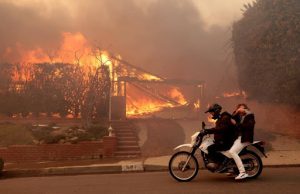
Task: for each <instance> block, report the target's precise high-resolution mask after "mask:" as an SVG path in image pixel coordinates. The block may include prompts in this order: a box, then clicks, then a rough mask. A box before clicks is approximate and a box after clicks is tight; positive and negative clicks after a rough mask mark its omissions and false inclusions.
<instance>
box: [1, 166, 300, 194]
mask: <svg viewBox="0 0 300 194" xmlns="http://www.w3.org/2000/svg"><path fill="white" fill-rule="evenodd" d="M299 190H300V168H266V169H264V170H263V173H262V175H261V177H260V178H258V179H256V180H248V181H246V182H236V181H235V180H234V178H233V177H226V176H225V175H223V174H213V173H210V172H208V171H206V170H205V171H204V170H200V171H199V174H198V176H197V178H196V179H194V180H193V181H192V182H189V183H180V182H177V181H175V180H174V179H173V178H172V177H171V176H170V175H169V174H168V172H152V173H128V174H126V173H124V174H97V175H78V176H52V177H30V178H12V179H0V194H94V193H95V194H96V193H99V194H100V193H101V194H119V193H121V194H127V193H128V194H135V193H138V194H152V193H157V194H177V193H178V194H193V193H195V194H196V193H197V194H217V193H221V194H230V193H239V194H246V193H251V194H253V193H254V194H259V193H272V194H277V193H278V194H279V193H280V194H289V193H290V194H295V193H299Z"/></svg>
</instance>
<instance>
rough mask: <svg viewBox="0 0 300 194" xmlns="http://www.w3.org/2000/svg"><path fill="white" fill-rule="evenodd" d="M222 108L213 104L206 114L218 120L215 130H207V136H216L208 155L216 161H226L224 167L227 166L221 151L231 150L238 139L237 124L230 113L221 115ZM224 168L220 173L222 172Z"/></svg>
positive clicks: (209, 147)
mask: <svg viewBox="0 0 300 194" xmlns="http://www.w3.org/2000/svg"><path fill="white" fill-rule="evenodd" d="M221 110H222V106H220V105H219V104H213V105H212V106H210V107H209V108H208V110H207V111H206V112H205V113H210V114H211V115H212V118H213V119H214V120H216V126H215V127H214V128H210V129H205V130H204V133H205V134H214V144H212V145H210V146H208V148H207V150H208V155H209V157H210V158H211V159H212V160H214V161H224V162H223V164H222V166H225V162H226V160H224V156H223V155H222V154H221V153H220V152H219V151H225V150H228V149H230V148H231V146H232V145H233V142H234V140H235V139H236V122H235V121H234V120H233V119H232V117H231V114H229V113H228V112H223V113H221ZM222 166H221V168H219V171H222Z"/></svg>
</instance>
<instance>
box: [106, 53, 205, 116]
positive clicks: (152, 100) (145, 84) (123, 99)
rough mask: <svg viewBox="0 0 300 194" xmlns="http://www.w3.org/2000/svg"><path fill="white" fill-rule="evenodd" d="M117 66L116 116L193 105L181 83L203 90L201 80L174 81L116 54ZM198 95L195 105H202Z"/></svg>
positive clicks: (114, 84)
mask: <svg viewBox="0 0 300 194" xmlns="http://www.w3.org/2000/svg"><path fill="white" fill-rule="evenodd" d="M113 59H114V60H117V61H118V63H115V64H117V65H113V66H112V68H111V71H112V91H111V92H112V104H111V105H112V107H111V110H112V117H113V119H122V118H126V117H136V116H141V115H148V114H151V113H154V112H158V111H161V110H163V109H166V108H176V107H182V106H189V105H191V104H190V103H189V102H188V101H187V100H186V98H185V96H184V94H183V93H182V90H181V86H184V85H189V86H193V87H195V86H196V87H195V88H196V89H197V87H198V89H199V88H200V89H201V92H200V93H201V94H202V92H203V91H202V90H203V85H202V83H201V82H198V81H187V80H171V79H165V78H162V77H160V76H157V75H154V74H151V73H149V72H147V71H145V70H143V69H141V68H139V67H136V66H133V65H131V64H129V63H128V62H126V61H124V60H122V59H118V58H115V57H113ZM200 98H201V96H199V97H198V99H197V100H196V102H195V103H194V104H193V107H194V108H196V109H199V108H200V104H199V103H200V100H201V99H200Z"/></svg>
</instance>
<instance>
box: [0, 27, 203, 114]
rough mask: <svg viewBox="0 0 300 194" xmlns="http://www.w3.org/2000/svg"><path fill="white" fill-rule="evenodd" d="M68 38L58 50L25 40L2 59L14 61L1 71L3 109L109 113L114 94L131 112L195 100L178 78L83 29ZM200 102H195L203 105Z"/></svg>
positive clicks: (19, 111) (144, 111) (64, 37)
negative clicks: (92, 38) (117, 51)
mask: <svg viewBox="0 0 300 194" xmlns="http://www.w3.org/2000/svg"><path fill="white" fill-rule="evenodd" d="M62 36H63V41H62V44H61V45H60V47H59V48H58V50H56V51H55V52H46V51H45V50H43V49H41V48H36V49H33V50H26V49H25V48H24V47H23V46H22V45H20V44H17V45H16V46H15V47H14V48H7V49H6V51H5V53H4V54H3V55H2V58H3V59H5V60H6V61H9V62H10V63H5V64H4V63H2V64H1V69H0V71H1V72H0V74H1V75H2V77H1V79H2V80H1V86H0V94H1V95H2V98H1V99H2V102H0V103H1V105H4V106H3V107H4V109H6V110H2V112H5V113H6V114H8V115H12V114H19V113H21V114H22V115H23V116H27V115H29V114H31V113H33V114H36V115H38V114H39V113H47V114H48V115H51V114H55V113H59V114H60V115H61V116H66V115H69V116H71V117H84V118H92V117H95V116H97V115H98V116H101V115H102V116H105V115H106V116H107V112H108V109H109V98H110V96H112V97H118V96H119V97H124V98H125V103H126V105H125V107H126V108H125V111H126V113H125V114H126V115H127V116H137V115H144V114H149V113H152V112H156V111H161V110H162V109H164V108H174V107H179V106H186V105H188V104H192V103H193V102H192V103H189V102H188V100H187V99H186V98H185V96H184V95H183V93H182V91H181V88H180V87H178V86H175V85H176V81H173V82H170V80H166V79H164V78H162V77H160V76H156V75H153V74H152V73H149V72H147V71H145V70H143V69H141V68H139V67H136V66H133V65H131V64H129V63H128V62H126V61H124V60H123V59H122V58H121V56H114V55H111V54H109V53H108V52H107V51H103V50H101V49H100V48H93V47H92V46H90V44H89V43H88V41H87V40H86V38H85V37H84V36H83V35H82V34H81V33H74V34H72V33H63V35H62ZM16 53H17V54H16ZM174 83H175V84H174ZM193 84H194V83H193ZM198 85H199V84H198ZM199 100H200V99H196V100H195V104H197V108H199V105H200V101H199ZM8 101H11V102H8ZM13 101H16V102H18V103H17V104H16V103H14V102H13ZM8 105H10V106H8ZM12 106H16V107H12ZM5 107H6V108H5Z"/></svg>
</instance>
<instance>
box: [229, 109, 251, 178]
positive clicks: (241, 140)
mask: <svg viewBox="0 0 300 194" xmlns="http://www.w3.org/2000/svg"><path fill="white" fill-rule="evenodd" d="M232 117H233V118H234V120H235V121H236V123H237V136H238V138H237V139H236V140H235V141H234V143H233V146H232V147H231V148H230V150H229V153H230V155H231V157H232V158H233V159H234V161H235V163H236V165H237V167H238V169H239V172H240V174H239V175H238V176H237V177H235V179H236V180H240V179H244V178H247V177H248V174H246V171H245V168H244V165H243V163H242V160H241V158H240V157H239V153H240V151H242V149H243V148H244V147H246V146H247V145H249V144H250V143H252V142H253V136H254V125H255V118H254V114H253V113H251V112H250V110H249V108H248V106H247V105H246V104H239V105H238V106H237V108H236V110H235V111H234V112H233V114H232Z"/></svg>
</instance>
